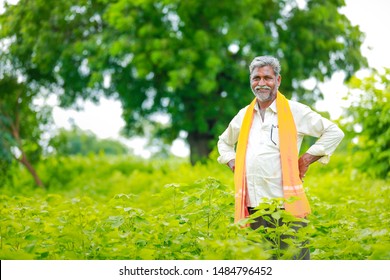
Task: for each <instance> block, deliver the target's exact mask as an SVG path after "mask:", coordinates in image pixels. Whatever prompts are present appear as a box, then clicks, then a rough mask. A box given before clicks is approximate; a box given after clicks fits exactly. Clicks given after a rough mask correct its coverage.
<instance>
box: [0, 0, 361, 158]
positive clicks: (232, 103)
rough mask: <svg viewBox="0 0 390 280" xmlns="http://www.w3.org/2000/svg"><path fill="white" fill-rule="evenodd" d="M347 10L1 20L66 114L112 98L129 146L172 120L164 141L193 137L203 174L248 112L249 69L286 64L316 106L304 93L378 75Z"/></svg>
mask: <svg viewBox="0 0 390 280" xmlns="http://www.w3.org/2000/svg"><path fill="white" fill-rule="evenodd" d="M343 6H344V1H343V0H329V1H323V0H307V1H306V5H305V7H303V8H302V7H299V6H298V5H297V2H296V1H295V0H226V1H213V0H207V1H206V0H196V1H195V0H188V1H181V0H160V1H154V0H153V1H152V0H137V1H135V0H95V1H90V0H77V1H76V0H58V1H44V0H35V1H27V0H20V1H19V2H18V4H17V5H14V6H8V7H7V8H6V12H5V13H4V14H3V15H2V16H1V17H0V25H1V31H0V39H2V41H3V42H4V40H7V43H8V51H7V54H8V55H10V56H11V57H12V66H13V67H14V68H17V69H18V70H19V71H20V72H21V73H22V74H23V75H24V76H26V79H27V80H28V81H36V82H38V83H39V84H40V85H44V86H46V87H49V86H51V87H58V88H60V89H61V91H57V92H60V93H61V94H60V99H61V102H62V105H63V106H70V105H72V104H75V102H76V100H77V99H78V98H84V99H92V100H98V99H99V97H100V96H101V95H103V94H105V95H106V96H114V97H116V98H118V99H119V100H120V101H121V102H122V104H123V109H124V111H123V118H124V120H125V121H126V129H125V133H126V134H127V135H135V134H140V133H142V131H143V128H144V125H143V124H144V123H145V121H149V122H150V123H151V124H153V123H156V113H163V114H167V115H168V116H169V117H170V126H169V127H168V128H165V129H164V130H162V131H158V132H157V135H158V136H159V137H164V138H165V139H168V140H170V141H172V140H173V139H175V138H176V137H177V136H178V135H179V133H180V132H183V131H184V132H186V133H187V134H186V135H187V141H188V143H189V145H190V150H191V161H192V162H193V163H194V162H196V161H198V160H200V159H202V158H204V157H206V156H207V155H208V154H209V152H210V151H211V150H212V147H213V146H215V140H216V137H217V136H218V135H219V134H220V133H221V132H222V131H223V129H224V128H225V127H226V125H227V123H228V122H229V121H230V119H231V118H232V117H233V116H234V114H235V113H236V112H237V110H238V109H239V108H241V107H242V106H244V105H246V104H247V103H248V102H249V101H250V100H251V99H252V97H253V96H252V94H251V92H250V90H249V79H248V64H249V62H250V61H251V60H252V59H253V57H254V56H257V55H263V54H270V55H275V56H277V57H278V58H279V59H280V60H281V63H282V69H283V70H282V75H283V82H282V88H281V91H282V92H283V93H285V95H287V96H288V97H291V96H293V95H294V96H295V97H296V98H298V99H301V100H305V101H307V102H308V103H309V104H310V103H313V102H314V100H317V99H318V98H320V97H321V94H320V92H319V90H318V89H315V90H313V91H311V92H306V91H305V90H304V89H303V86H302V81H303V80H305V79H308V78H312V77H314V78H315V79H316V80H317V81H323V80H324V79H325V78H329V77H331V75H332V74H333V73H334V72H335V71H344V72H345V73H346V74H347V75H346V76H347V77H348V78H349V77H350V76H351V75H353V73H354V72H355V71H356V70H358V69H359V68H361V67H362V66H365V65H366V61H365V59H364V58H363V57H362V55H361V53H360V46H361V44H362V40H363V37H362V33H361V32H360V31H359V28H358V27H356V26H352V25H351V23H350V21H349V20H348V19H347V18H346V16H345V15H343V14H341V13H339V9H340V8H341V7H343Z"/></svg>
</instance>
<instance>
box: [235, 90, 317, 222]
mask: <svg viewBox="0 0 390 280" xmlns="http://www.w3.org/2000/svg"><path fill="white" fill-rule="evenodd" d="M255 104H256V98H255V99H254V100H253V101H252V102H251V104H250V105H249V106H248V109H247V110H246V113H245V116H244V119H243V121H242V125H241V130H240V134H239V136H238V143H237V150H236V166H235V171H234V184H235V215H234V221H235V222H238V221H240V220H241V219H243V218H246V217H247V216H248V215H249V213H248V210H247V203H246V196H247V194H246V191H247V186H246V174H245V170H246V168H245V157H246V147H247V145H248V138H249V132H250V129H251V126H252V120H253V114H254V108H255ZM276 109H277V114H278V126H279V149H280V158H281V165H282V166H281V167H282V184H283V194H284V198H285V199H286V200H288V199H289V198H292V197H294V198H296V199H295V200H293V202H291V203H290V202H286V203H285V205H284V207H285V209H286V211H287V212H289V213H291V214H292V215H294V216H296V217H300V218H303V217H305V216H307V215H308V214H310V205H309V201H308V200H307V197H306V195H305V191H304V189H303V185H302V181H301V179H300V178H299V169H298V148H297V129H296V126H295V122H294V119H293V116H292V113H291V110H290V106H289V104H288V100H287V99H286V97H284V95H283V94H281V93H280V92H278V94H277V97H276Z"/></svg>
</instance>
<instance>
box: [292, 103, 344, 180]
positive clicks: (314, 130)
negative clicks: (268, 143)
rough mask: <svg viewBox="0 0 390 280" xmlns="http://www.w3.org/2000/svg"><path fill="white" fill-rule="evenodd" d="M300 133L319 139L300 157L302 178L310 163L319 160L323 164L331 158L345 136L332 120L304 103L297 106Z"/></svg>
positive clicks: (299, 163) (300, 174)
mask: <svg viewBox="0 0 390 280" xmlns="http://www.w3.org/2000/svg"><path fill="white" fill-rule="evenodd" d="M296 109H298V110H297V111H296V116H297V122H296V123H297V124H298V127H299V129H298V130H299V131H298V133H300V134H303V135H310V136H313V137H317V138H318V139H317V141H316V142H315V143H314V144H313V145H312V146H311V147H310V148H309V149H308V150H307V151H306V152H305V153H304V154H303V155H302V156H301V157H300V158H299V160H298V167H299V176H300V178H301V179H302V178H303V177H304V176H305V174H306V172H307V170H308V168H309V166H310V164H312V163H314V162H316V161H319V162H321V163H323V164H327V163H328V162H329V158H330V156H331V155H332V153H333V152H334V151H335V149H336V148H337V146H338V145H339V144H340V142H341V140H342V139H343V137H344V133H343V131H342V130H341V129H340V128H339V127H338V126H337V125H336V124H334V123H333V122H331V121H330V120H328V119H326V118H324V117H322V116H321V115H320V114H318V113H317V112H315V111H313V110H311V109H310V108H309V107H308V106H306V105H303V106H299V107H296Z"/></svg>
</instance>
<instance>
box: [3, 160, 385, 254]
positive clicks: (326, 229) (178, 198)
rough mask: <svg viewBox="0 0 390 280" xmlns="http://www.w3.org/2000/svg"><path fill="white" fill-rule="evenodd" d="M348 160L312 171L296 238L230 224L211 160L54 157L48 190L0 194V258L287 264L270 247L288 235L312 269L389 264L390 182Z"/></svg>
mask: <svg viewBox="0 0 390 280" xmlns="http://www.w3.org/2000/svg"><path fill="white" fill-rule="evenodd" d="M349 157H350V156H349ZM345 159H346V157H345V155H342V156H337V155H334V156H333V163H332V164H330V166H326V167H324V166H321V165H319V164H318V165H313V166H312V167H311V169H310V171H309V174H308V176H307V177H306V180H305V184H306V186H307V187H308V189H307V191H308V192H307V194H308V197H309V200H310V202H311V205H312V210H313V214H312V215H310V216H309V217H308V221H309V226H308V227H307V228H305V229H304V230H299V231H298V232H297V233H294V232H292V231H291V227H290V226H289V225H287V226H283V227H279V228H278V227H277V228H276V229H274V230H269V231H264V230H262V229H259V230H258V231H252V230H250V229H249V228H240V227H239V225H235V224H233V216H234V215H233V211H234V194H233V176H232V173H231V172H230V170H228V168H227V167H226V166H222V165H219V164H217V163H216V162H215V161H214V160H213V161H212V162H211V161H209V162H208V163H207V164H204V165H200V164H197V165H195V166H191V165H189V164H188V163H186V162H183V161H182V160H179V159H169V160H164V161H161V160H150V161H146V160H142V159H139V158H133V157H128V156H126V157H124V156H123V157H109V156H102V155H100V156H96V155H89V156H88V157H81V156H74V157H50V158H47V159H45V161H42V162H41V163H40V165H39V171H40V172H41V173H42V178H43V181H44V182H45V184H46V185H47V186H48V189H47V190H36V189H34V188H33V186H32V184H31V181H30V179H29V177H28V176H27V175H26V172H25V170H23V169H20V170H16V171H15V173H14V174H13V175H14V176H13V181H12V184H11V183H9V184H8V185H3V187H2V194H1V198H0V235H1V243H0V258H1V259H60V260H67V259H99V260H100V259H102V260H105V259H110V260H111V259H112V260H114V259H134V260H136V259H142V260H149V259H152V260H153V259H158V260H176V259H185V260H187V259H188V260H196V259H200V260H211V259H232V260H233V259H269V258H271V257H272V255H275V254H276V255H278V256H279V258H281V259H284V258H288V257H289V256H291V254H293V253H294V250H293V249H294V248H295V246H291V248H292V251H290V250H289V251H287V252H281V251H280V252H275V248H273V247H272V246H270V243H267V241H266V240H270V239H275V240H276V239H277V237H278V236H280V235H281V234H282V233H290V234H292V235H294V234H295V237H296V240H295V241H293V243H299V242H300V241H302V240H305V239H309V243H308V244H307V245H306V246H308V247H309V249H310V250H311V254H312V258H313V259H318V260H322V259H338V260H343V259H357V260H360V259H389V258H390V256H389V251H390V250H389V249H390V244H389V239H388V236H389V229H388V227H387V225H388V224H389V222H390V216H389V212H388V203H389V197H390V193H389V192H390V186H389V182H388V181H381V180H376V181H373V180H371V179H368V178H367V177H365V176H364V174H360V173H356V172H355V171H354V170H353V169H352V165H349V164H348V163H349V162H350V161H352V159H351V158H350V159H347V160H345ZM263 210H264V209H263ZM267 211H269V210H267ZM259 214H265V213H263V212H261V211H260V212H259ZM272 215H273V218H275V219H284V220H285V221H288V220H290V221H291V217H289V216H288V215H286V214H285V213H283V212H276V213H274V214H272ZM291 245H294V244H291ZM295 245H296V244H295Z"/></svg>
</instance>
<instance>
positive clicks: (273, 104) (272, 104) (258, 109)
mask: <svg viewBox="0 0 390 280" xmlns="http://www.w3.org/2000/svg"><path fill="white" fill-rule="evenodd" d="M268 108H269V109H271V110H272V111H273V112H274V113H277V112H278V110H277V109H276V99H275V100H274V101H273V102H272V103H271V105H269V107H268ZM268 108H267V110H268ZM255 110H256V111H260V107H259V103H257V102H256V105H255Z"/></svg>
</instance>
